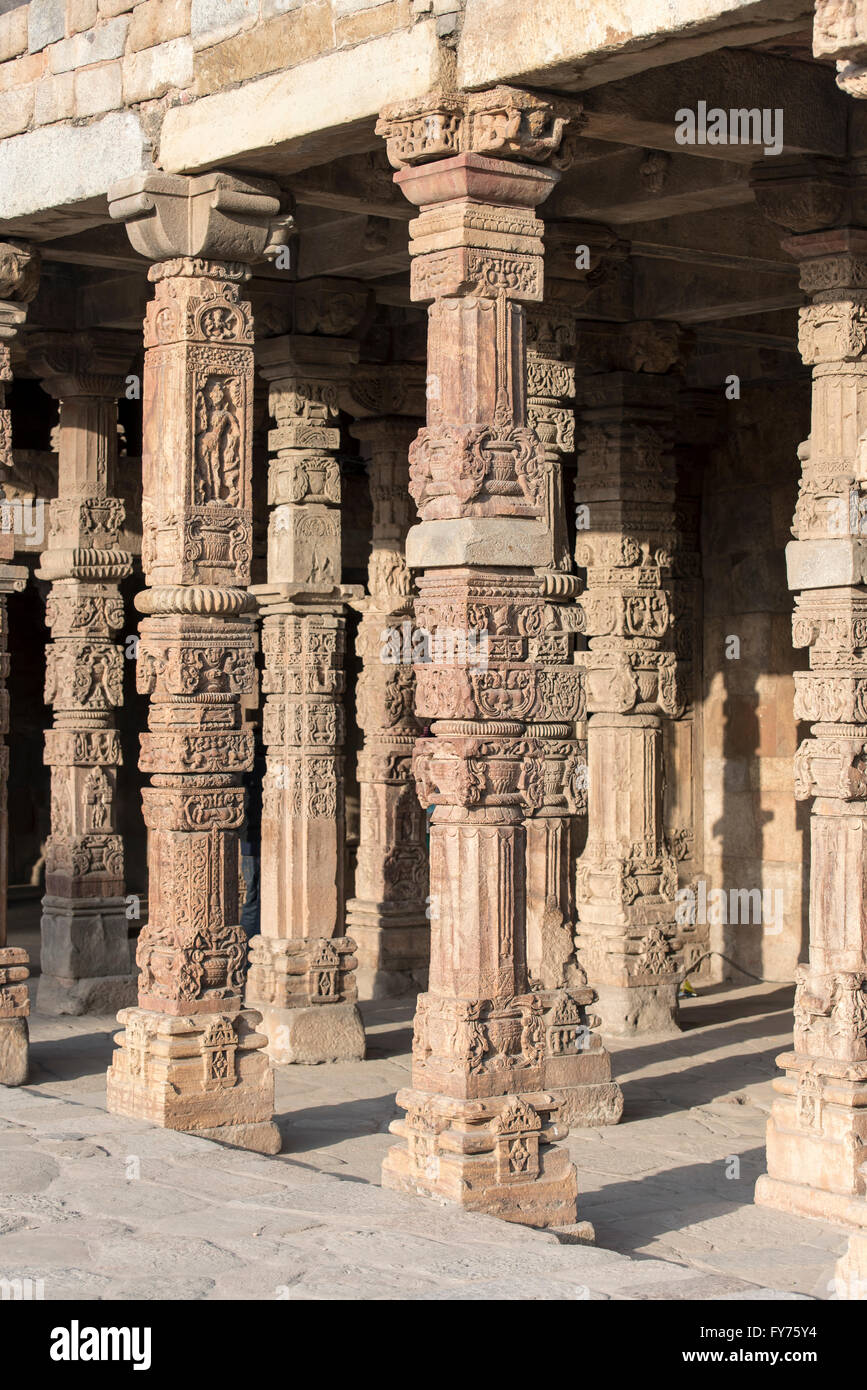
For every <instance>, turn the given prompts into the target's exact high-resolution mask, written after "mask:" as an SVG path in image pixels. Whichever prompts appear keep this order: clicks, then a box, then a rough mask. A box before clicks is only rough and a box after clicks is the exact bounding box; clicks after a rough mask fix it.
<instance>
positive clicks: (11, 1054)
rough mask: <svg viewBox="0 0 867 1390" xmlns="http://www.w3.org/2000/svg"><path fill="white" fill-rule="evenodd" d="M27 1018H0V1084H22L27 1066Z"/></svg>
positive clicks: (28, 1040) (28, 1038) (25, 1078)
mask: <svg viewBox="0 0 867 1390" xmlns="http://www.w3.org/2000/svg"><path fill="white" fill-rule="evenodd" d="M29 1047H30V1034H29V1032H28V1028H27V1019H26V1018H23V1017H20V1016H19V1017H17V1018H0V1086H23V1085H24V1083H25V1081H26V1080H27V1071H28V1067H29Z"/></svg>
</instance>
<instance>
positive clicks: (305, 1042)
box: [255, 1003, 367, 1067]
mask: <svg viewBox="0 0 867 1390" xmlns="http://www.w3.org/2000/svg"><path fill="white" fill-rule="evenodd" d="M255 1007H256V1009H257V1011H258V1012H259V1013H260V1014H261V1016H262V1022H261V1029H262V1032H263V1033H264V1034H265V1035H266V1037H267V1039H268V1046H267V1052H268V1056H269V1057H270V1058H271V1059H272V1061H274V1062H276V1063H279V1064H281V1065H284V1064H297V1065H301V1066H308V1067H314V1066H318V1065H319V1064H320V1063H322V1062H363V1061H364V1055H365V1051H366V1047H367V1044H366V1042H365V1037H364V1024H363V1023H362V1021H361V1014H360V1013H359V1012H358V1007H357V1005H355V1004H309V1005H307V1006H306V1007H302V1008H295V1009H288V1008H283V1007H281V1006H280V1005H277V1004H262V1003H257V1004H256V1005H255Z"/></svg>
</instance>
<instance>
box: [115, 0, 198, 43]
mask: <svg viewBox="0 0 867 1390" xmlns="http://www.w3.org/2000/svg"><path fill="white" fill-rule="evenodd" d="M189 32H190V0H144V3H143V4H138V5H136V7H135V9H134V10H133V13H132V18H131V20H130V25H129V33H128V35H127V41H126V52H127V53H138V51H139V49H142V48H156V47H157V45H158V44H163V43H168V41H169V40H170V39H178V38H183V37H185V36H186V35H188V34H189Z"/></svg>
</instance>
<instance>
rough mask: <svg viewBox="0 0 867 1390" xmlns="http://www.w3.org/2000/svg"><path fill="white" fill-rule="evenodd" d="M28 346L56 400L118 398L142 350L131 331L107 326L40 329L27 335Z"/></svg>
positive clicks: (32, 362)
mask: <svg viewBox="0 0 867 1390" xmlns="http://www.w3.org/2000/svg"><path fill="white" fill-rule="evenodd" d="M26 346H27V358H28V361H29V363H30V366H31V367H32V368H33V370H34V371H35V372H36V374H37V376H39V377H40V378H41V380H42V385H43V387H44V389H45V390H46V391H47V392H48V394H49V395H50V396H53V397H54V398H55V399H57V400H63V399H68V398H70V397H92V398H98V399H101V400H116V399H117V398H118V396H120V395H121V394H122V391H123V386H124V378H125V376H126V374H127V372H128V371H129V369H130V367H131V365H132V363H133V362H134V361H135V358H136V356H137V354H138V353H139V351H140V346H139V342H138V340H137V339H136V338H135V337H134V336H133V335H132V334H130V333H123V332H115V331H113V330H105V329H97V330H92V331H90V332H86V333H48V332H43V331H38V332H35V333H29V334H28V335H27V342H26Z"/></svg>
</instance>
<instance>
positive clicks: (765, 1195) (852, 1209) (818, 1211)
mask: <svg viewBox="0 0 867 1390" xmlns="http://www.w3.org/2000/svg"><path fill="white" fill-rule="evenodd" d="M753 1200H754V1201H755V1203H756V1206H757V1207H773V1209H774V1210H775V1211H785V1212H788V1213H789V1214H790V1215H791V1216H806V1217H809V1218H810V1219H811V1220H813V1221H830V1222H833V1223H834V1224H835V1225H837V1226H853V1227H855V1228H856V1229H858V1230H861V1229H864V1230H867V1201H865V1199H864V1198H863V1197H854V1196H852V1195H851V1194H849V1193H846V1192H822V1191H820V1190H819V1189H818V1188H815V1187H806V1186H805V1185H804V1184H803V1183H795V1182H783V1181H782V1180H781V1179H780V1178H772V1177H770V1176H769V1175H768V1174H767V1173H762V1176H761V1177H760V1178H759V1179H758V1181H757V1182H756V1191H755V1197H754V1199H753Z"/></svg>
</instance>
